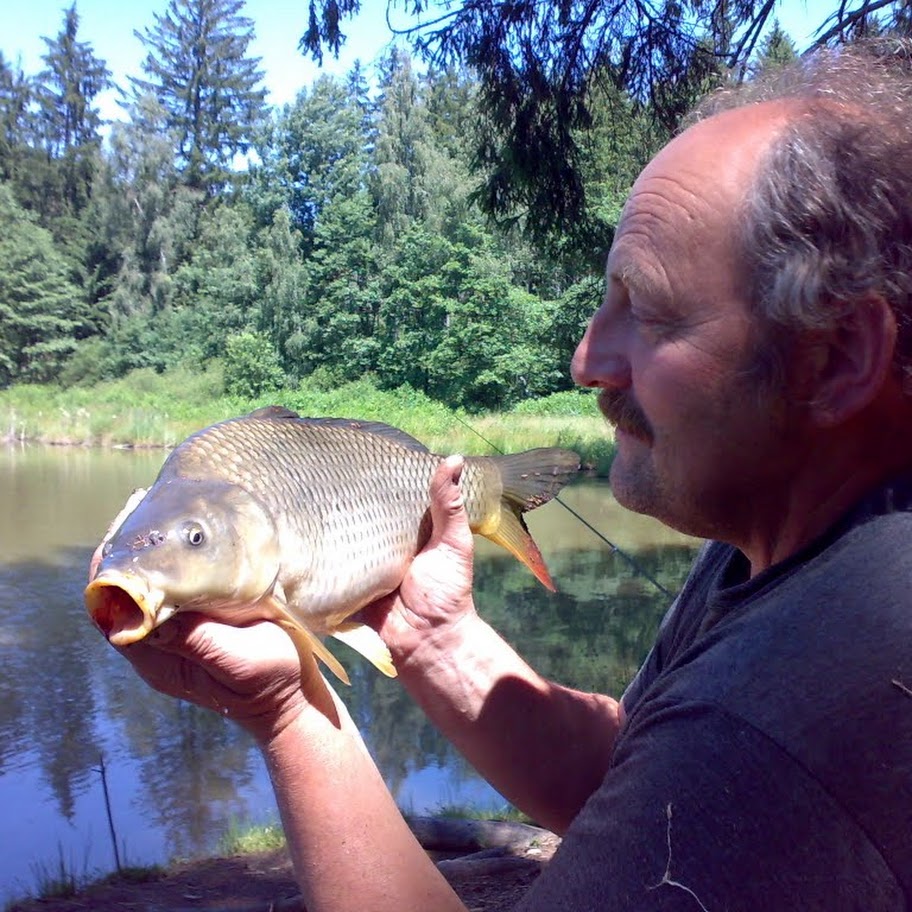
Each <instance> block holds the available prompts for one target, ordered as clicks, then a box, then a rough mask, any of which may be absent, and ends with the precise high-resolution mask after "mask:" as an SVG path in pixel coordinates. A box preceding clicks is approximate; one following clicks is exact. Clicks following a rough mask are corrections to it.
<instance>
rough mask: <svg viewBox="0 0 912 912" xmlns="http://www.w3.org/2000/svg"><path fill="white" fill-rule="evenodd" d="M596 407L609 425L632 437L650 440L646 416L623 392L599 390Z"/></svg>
mask: <svg viewBox="0 0 912 912" xmlns="http://www.w3.org/2000/svg"><path fill="white" fill-rule="evenodd" d="M598 406H599V410H600V411H601V413H602V414H603V415H604V416H605V418H606V419H607V421H608V423H609V424H613V425H614V426H615V427H618V428H620V429H621V430H622V431H625V432H626V433H628V434H631V435H633V436H634V437H645V438H647V439H649V440H651V439H652V428H651V427H650V425H649V422H648V421H647V420H646V416H645V415H644V414H643V412H642V410H641V409H640V407H639V406H638V405H637V404H636V402H635V401H634V399H633V397H632V396H631V395H630V394H629V393H628V392H626V391H625V390H608V389H603V390H601V391H600V392H599V394H598Z"/></svg>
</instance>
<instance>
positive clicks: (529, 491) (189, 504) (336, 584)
mask: <svg viewBox="0 0 912 912" xmlns="http://www.w3.org/2000/svg"><path fill="white" fill-rule="evenodd" d="M443 458H444V457H443V456H439V455H435V454H433V453H431V452H430V451H429V450H428V449H427V447H425V446H424V445H423V444H421V443H420V442H419V441H418V440H416V439H414V438H413V437H410V436H409V435H407V434H405V433H404V432H403V431H400V430H398V429H397V428H394V427H391V426H389V425H386V424H381V423H379V422H372V421H357V420H353V419H344V418H302V417H299V416H298V415H297V414H296V413H295V412H292V411H290V410H288V409H285V408H282V407H279V406H271V407H268V408H264V409H258V410H257V411H255V412H252V413H251V414H249V415H245V416H243V417H239V418H232V419H229V420H227V421H223V422H220V423H218V424H214V425H212V426H211V427H207V428H204V429H203V430H201V431H198V432H197V433H195V434H193V435H191V436H190V437H188V438H187V439H186V440H185V441H184V442H183V443H181V444H180V445H179V446H177V447H176V448H175V449H174V450H173V451H172V452H171V454H170V455H169V457H168V459H167V460H166V461H165V463H164V465H163V466H162V469H161V471H160V473H159V475H158V477H157V479H156V480H155V482H154V483H153V485H152V486H151V488H149V489H148V490H147V491H143V490H140V491H138V492H134V495H133V496H132V497H131V498H130V500H129V501H128V502H127V504H126V506H125V507H124V509H123V510H122V511H121V513H120V514H119V516H118V517H117V518H116V519H115V521H114V522H113V523H112V525H111V528H110V529H109V531H108V533H107V534H106V536H105V538H104V540H103V543H102V545H101V546H100V548H101V560H100V562H99V563H98V564H97V566H96V567H95V568H94V573H93V575H92V578H91V580H90V582H89V584H88V586H87V587H86V589H85V603H86V608H87V610H88V613H89V616H90V617H91V618H92V620H93V621H94V623H95V624H96V625H97V627H98V628H99V629H100V630H101V632H102V633H103V634H104V635H105V636H106V637H107V639H108V640H109V641H110V642H111V643H112V644H113V645H115V646H128V645H129V644H131V643H135V642H137V641H139V640H141V639H143V638H144V637H145V636H147V635H148V634H149V633H150V632H151V631H152V630H154V629H155V628H156V627H158V626H159V625H160V624H162V623H164V622H165V621H167V620H168V618H170V617H173V616H174V614H176V613H177V612H179V611H195V612H201V613H203V614H206V615H208V616H210V617H213V618H217V619H219V620H222V621H225V622H227V623H231V624H237V625H243V624H245V623H249V622H252V621H254V620H260V619H268V620H272V621H274V622H275V623H277V624H279V625H280V626H281V627H283V628H284V629H285V630H286V631H287V632H288V634H289V635H290V636H291V638H292V640H293V641H294V644H295V647H296V649H297V652H298V655H299V656H300V659H301V667H302V680H305V679H306V680H309V681H310V682H311V683H312V684H313V686H314V687H319V684H318V683H316V681H317V679H319V681H320V682H322V677H321V676H320V674H319V671H318V666H317V664H316V661H315V658H314V657H317V658H319V659H320V660H321V661H322V662H323V663H325V665H326V666H327V667H328V668H329V669H330V670H331V671H332V672H333V673H334V674H335V675H336V676H337V677H338V678H340V679H341V680H343V681H345V682H346V683H347V682H348V676H347V674H346V672H345V670H344V668H343V667H342V665H341V664H340V662H339V661H338V659H337V658H336V657H335V656H334V655H333V654H332V653H331V652H330V651H329V650H328V649H327V648H326V646H325V645H324V643H323V638H324V637H326V636H333V637H336V638H337V639H339V640H341V641H342V642H345V643H346V644H348V645H349V646H351V647H352V648H354V649H355V650H357V651H358V652H360V653H362V654H363V655H364V656H365V657H366V658H367V659H369V660H370V661H371V662H372V663H373V664H374V665H375V666H376V667H377V668H378V669H379V670H380V671H382V672H383V673H384V674H387V675H390V676H395V674H396V671H395V668H394V667H393V663H392V660H391V657H390V653H389V650H388V649H387V648H386V646H385V645H384V643H383V642H382V640H381V639H380V637H379V636H378V634H377V633H376V632H375V631H374V630H372V629H371V628H370V627H367V626H365V625H364V624H360V623H358V622H356V621H355V620H354V619H353V617H352V616H353V615H355V614H356V613H357V612H358V611H359V609H361V608H363V607H364V606H365V605H367V604H369V603H370V602H372V601H374V600H375V599H377V598H379V597H380V596H382V595H385V594H387V593H389V592H391V591H393V590H394V589H395V588H396V587H397V586H398V585H399V583H400V581H401V580H402V577H403V576H404V574H405V572H406V570H407V568H408V566H409V563H410V561H411V560H412V558H413V557H414V556H415V554H416V553H417V552H418V551H419V550H420V549H421V547H422V546H423V544H424V543H425V541H426V540H427V537H428V535H429V534H430V515H429V485H430V481H431V478H432V477H433V475H434V472H435V471H436V469H437V467H438V465H439V464H440V462H441V460H442V459H443ZM578 468H579V457H578V456H577V454H576V453H574V452H571V451H569V450H563V449H559V448H542V449H534V450H528V451H526V452H522V453H516V454H511V455H504V456H491V457H467V458H466V460H465V467H464V469H463V472H462V476H461V479H460V487H461V489H462V493H463V499H464V501H465V505H466V510H467V513H468V516H469V522H470V525H471V528H472V531H473V532H475V533H477V534H480V535H483V536H485V537H487V538H489V539H490V540H491V541H494V542H496V543H498V544H500V545H502V546H503V547H504V548H506V549H507V550H508V551H510V552H511V553H512V554H514V555H515V556H516V557H517V558H518V559H519V560H520V561H522V562H523V563H524V564H526V566H528V567H529V569H530V570H531V571H532V573H534V574H535V576H536V577H537V578H538V579H539V580H540V581H541V582H542V583H543V584H544V585H545V586H547V587H548V588H550V589H553V588H554V586H553V583H552V581H551V577H550V576H549V574H548V570H547V568H546V567H545V564H544V561H543V559H542V556H541V553H540V551H539V549H538V547H537V545H536V544H535V542H534V541H533V539H532V537H531V535H530V534H529V532H528V529H527V527H526V524H525V522H524V520H523V513H524V512H526V511H528V510H532V509H534V508H535V507H538V506H540V505H541V504H543V503H545V502H547V501H548V500H550V499H551V498H553V497H554V496H555V495H556V494H557V493H558V491H559V490H560V489H561V488H562V487H563V486H564V485H565V484H566V483H567V482H568V481H569V480H570V479H571V478H572V477H573V475H574V474H575V473H576V471H577V470H578ZM323 686H324V688H325V684H324V685H323Z"/></svg>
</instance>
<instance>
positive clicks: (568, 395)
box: [0, 367, 614, 474]
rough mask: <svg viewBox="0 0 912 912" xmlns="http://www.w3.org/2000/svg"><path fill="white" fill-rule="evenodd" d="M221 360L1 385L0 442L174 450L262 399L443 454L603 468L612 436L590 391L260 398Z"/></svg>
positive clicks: (321, 392) (350, 386)
mask: <svg viewBox="0 0 912 912" xmlns="http://www.w3.org/2000/svg"><path fill="white" fill-rule="evenodd" d="M222 389H223V383H222V377H221V372H220V370H219V368H218V367H213V368H211V369H209V370H208V371H204V372H192V371H189V370H186V369H176V370H174V371H170V372H168V373H165V374H156V373H155V372H154V371H152V370H149V369H144V370H137V371H133V372H132V373H130V374H128V375H127V376H126V377H124V378H122V379H120V380H116V381H110V382H105V383H100V384H97V385H95V386H93V387H70V388H68V389H62V388H60V387H57V386H51V385H40V386H39V385H34V386H33V385H27V386H26V385H22V386H14V387H10V388H9V389H6V390H2V391H0V440H4V439H5V440H9V441H13V440H28V441H34V442H39V443H50V444H76V445H83V446H136V447H171V446H175V445H176V444H177V443H180V441H182V440H183V439H184V438H186V437H187V436H188V435H189V434H191V433H193V432H194V431H196V430H199V429H200V428H203V427H206V426H207V425H209V424H213V423H214V422H216V421H221V420H223V419H225V418H230V417H232V416H235V415H243V414H246V413H247V412H249V411H252V410H253V409H255V408H259V407H261V406H264V405H272V404H279V405H284V406H287V407H288V408H292V409H294V410H295V411H297V412H298V413H299V414H301V415H305V416H315V417H316V416H335V417H349V418H360V419H364V420H374V421H383V422H386V423H387V424H391V425H393V426H394V427H399V428H401V429H402V430H404V431H405V432H406V433H409V434H412V435H413V436H414V437H417V438H418V439H419V440H421V441H422V442H423V443H424V444H426V445H427V446H428V448H429V449H431V450H433V451H434V452H439V453H453V452H461V453H465V454H466V455H488V454H490V453H492V452H496V451H501V452H517V451H519V450H524V449H530V448H532V447H541V446H562V447H567V448H569V449H572V450H575V451H576V452H577V453H579V454H580V457H581V459H582V461H583V464H584V465H585V466H586V467H587V468H590V469H593V470H595V471H596V472H597V473H599V474H604V473H605V472H607V469H608V467H609V465H610V463H611V459H612V457H613V454H614V442H613V439H612V437H611V435H610V433H609V432H608V431H607V429H606V427H605V424H604V422H603V421H602V420H601V418H600V417H599V415H598V410H597V409H596V407H595V403H594V398H593V396H592V394H591V393H590V392H587V391H569V392H563V393H556V394H554V395H553V396H548V397H545V398H543V399H538V400H529V401H527V402H523V403H522V404H521V405H519V406H518V407H517V408H515V409H513V410H512V411H509V412H499V413H496V414H495V413H492V414H485V415H468V414H466V413H464V412H461V411H454V410H452V409H450V408H448V407H447V406H445V405H443V404H441V403H439V402H436V401H434V400H432V399H429V398H428V397H427V396H425V395H424V394H423V393H420V392H418V391H416V390H413V389H411V388H409V387H402V388H400V389H397V390H379V389H377V387H376V386H374V385H373V384H372V383H371V382H370V381H369V380H357V381H354V382H352V383H347V384H345V385H343V386H341V387H337V388H333V389H325V388H322V387H320V386H317V385H315V384H308V383H306V382H304V383H302V384H301V385H300V386H299V387H298V388H297V389H287V390H282V391H280V392H276V393H272V394H269V395H265V396H262V397H259V398H258V399H242V398H238V397H232V396H226V395H224V394H223V392H222Z"/></svg>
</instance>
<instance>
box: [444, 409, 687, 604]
mask: <svg viewBox="0 0 912 912" xmlns="http://www.w3.org/2000/svg"><path fill="white" fill-rule="evenodd" d="M452 415H453V417H454V418H455V419H456V420H457V421H458V422H459V423H460V424H461V425H462V426H463V427H466V428H468V429H469V430H470V431H471V432H472V433H473V434H474V435H475V436H476V437H478V438H480V439H481V440H483V441H484V442H485V443H486V444H487V445H488V446H489V447H490V448H491V449H492V450H494V451H495V452H497V453H500V455H501V456H505V455H506V454H505V453H504V451H503V450H502V449H501V448H500V447H499V446H497V445H496V444H495V443H492V442H491V441H490V440H488V438H487V437H485V436H484V434H482V433H481V431H478V430H476V429H475V428H473V427H472V425H471V424H469V423H468V421H464V420H463V419H462V418H460V417H459V415H457V414H456V413H455V412H453V413H452ZM553 500H555V501H557V503H559V504H560V505H561V506H562V507H563V508H564V509H565V510H566V511H567V512H568V513H570V515H571V516H574V517H576V519H578V520H579V521H580V522H581V523H582V524H583V525H584V526H585V527H586V528H587V529H588V530H589V531H590V532H591V533H592V534H593V535H595V536H596V538H599V539H601V540H602V541H603V542H604V543H605V544H606V545H607V546H608V548H609V550H610V551H611V553H612V554H617V555H619V556H620V557H622V558H624V560H625V561H627V563H628V565H629V566H630V567H631V569H632V570H633V571H634V572H635V573H639V574H640V576H642V577H643V578H644V579H646V580H647V581H648V582H650V583H652V585H653V586H655V587H656V589H658V590H659V592H661V593H662V595H664V596H667V597H668V598H669V599H673V598H674V594H673V593H671V592H669V591H668V589H666V588H665V587H664V586H663V585H662V584H661V583H660V582H659V581H658V580H657V579H656V578H655V577H654V576H653V575H652V574H651V573H650V572H649V571H648V570H647V569H646V568H645V567H644V566H643V565H642V564H641V563H640V562H639V561H638V560H637V559H636V558H635V557H634V556H633V555H632V554H628V553H627V552H626V551H624V549H623V548H620V547H618V546H617V545H616V544H615V543H614V542H613V541H611V539H610V538H608V536H607V535H605V534H604V533H603V532H601V531H599V530H598V529H596V528H595V526H593V525H592V523H591V522H589V520H588V519H586V518H585V517H583V516H580V514H579V513H577V512H576V510H574V509H573V507H571V506H570V505H569V504H567V503H565V502H564V501H563V500H561V498H560V494H558V495H556V496H555V497H554V498H553Z"/></svg>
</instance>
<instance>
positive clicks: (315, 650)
mask: <svg viewBox="0 0 912 912" xmlns="http://www.w3.org/2000/svg"><path fill="white" fill-rule="evenodd" d="M261 604H262V603H261ZM268 606H269V617H270V619H271V620H273V621H275V622H276V623H277V624H278V625H279V626H280V627H281V628H282V629H283V630H284V631H285V632H286V633H287V634H288V635H289V636H290V637H291V640H292V642H293V643H294V644H295V649H297V651H298V655H299V656H300V657H301V667H302V668H303V667H304V656H305V655H306V656H316V657H317V658H318V659H320V661H321V662H323V664H324V665H326V667H327V668H328V669H329V670H330V671H331V672H332V673H333V674H334V675H335V676H336V677H337V678H338V679H339V680H340V681H342V682H343V683H344V684H351V681H349V679H348V675H347V674H346V673H345V669H344V668H343V667H342V665H341V664H340V663H339V660H338V659H337V658H336V657H335V656H334V655H333V654H332V653H331V652H330V651H329V650H328V649H327V648H326V646H325V645H324V644H323V641H322V640H321V639H320V638H319V637H318V636H317V635H316V634H315V633H313V632H312V631H310V630H308V629H307V628H306V627H305V626H304V625H303V624H301V622H300V621H297V620H295V618H294V617H292V615H291V614H290V613H289V611H288V609H287V608H286V607H285V604H284V602H283V601H282V600H281V599H280V598H279V597H277V596H276V595H273V596H272V597H270V598H269V599H268Z"/></svg>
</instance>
